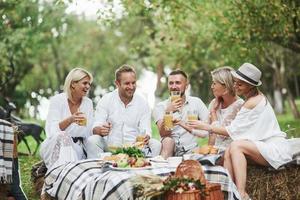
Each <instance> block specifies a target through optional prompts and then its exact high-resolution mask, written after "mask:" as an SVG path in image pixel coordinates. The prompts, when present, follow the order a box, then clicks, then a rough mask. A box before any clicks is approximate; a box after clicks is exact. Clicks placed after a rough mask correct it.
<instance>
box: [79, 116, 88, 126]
mask: <svg viewBox="0 0 300 200" xmlns="http://www.w3.org/2000/svg"><path fill="white" fill-rule="evenodd" d="M80 117H81V119H80V120H79V121H78V122H77V124H78V125H79V126H86V124H87V119H86V115H85V114H84V113H81V114H80Z"/></svg>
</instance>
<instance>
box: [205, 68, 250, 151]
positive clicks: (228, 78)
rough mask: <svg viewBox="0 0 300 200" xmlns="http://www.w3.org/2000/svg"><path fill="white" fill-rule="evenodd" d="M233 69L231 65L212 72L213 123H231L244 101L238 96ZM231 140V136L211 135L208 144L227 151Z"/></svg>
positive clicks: (224, 124)
mask: <svg viewBox="0 0 300 200" xmlns="http://www.w3.org/2000/svg"><path fill="white" fill-rule="evenodd" d="M231 71H233V69H232V68H231V67H220V68H218V69H215V70H213V71H212V72H211V75H212V84H211V90H212V92H213V94H214V96H215V99H213V100H212V101H211V103H210V105H209V110H210V122H211V123H214V124H219V125H223V126H227V125H229V124H230V123H231V121H232V120H233V119H234V118H235V116H236V114H237V112H238V111H239V110H240V108H241V107H242V105H243V103H244V100H242V99H241V98H239V97H238V96H236V93H235V90H234V80H233V76H232V74H231ZM231 142H232V139H231V138H230V137H229V136H225V135H218V134H213V133H211V134H210V135H209V141H208V144H209V145H215V146H217V147H218V149H220V150H221V151H225V149H226V148H227V147H228V146H229V144H230V143H231Z"/></svg>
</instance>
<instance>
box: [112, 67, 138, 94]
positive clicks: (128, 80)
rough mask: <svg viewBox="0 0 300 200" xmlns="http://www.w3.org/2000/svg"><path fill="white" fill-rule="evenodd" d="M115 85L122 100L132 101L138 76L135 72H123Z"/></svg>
mask: <svg viewBox="0 0 300 200" xmlns="http://www.w3.org/2000/svg"><path fill="white" fill-rule="evenodd" d="M115 83H116V85H117V87H118V90H119V95H120V97H121V98H122V97H123V98H125V99H132V97H133V94H134V92H135V89H136V75H135V73H134V72H122V73H121V75H120V78H119V79H118V80H116V81H115Z"/></svg>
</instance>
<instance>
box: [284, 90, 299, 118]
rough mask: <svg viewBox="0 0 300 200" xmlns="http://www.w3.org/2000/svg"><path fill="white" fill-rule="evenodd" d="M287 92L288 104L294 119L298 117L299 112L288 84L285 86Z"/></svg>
mask: <svg viewBox="0 0 300 200" xmlns="http://www.w3.org/2000/svg"><path fill="white" fill-rule="evenodd" d="M287 94H288V100H289V105H290V107H291V111H292V113H293V116H294V118H295V119H300V113H299V110H298V108H297V105H296V103H295V98H294V95H293V93H292V91H291V90H290V88H289V87H288V86H287Z"/></svg>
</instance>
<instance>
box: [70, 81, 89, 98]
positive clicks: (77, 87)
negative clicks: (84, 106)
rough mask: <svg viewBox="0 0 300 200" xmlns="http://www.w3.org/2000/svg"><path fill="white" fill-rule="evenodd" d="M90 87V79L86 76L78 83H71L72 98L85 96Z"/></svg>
mask: <svg viewBox="0 0 300 200" xmlns="http://www.w3.org/2000/svg"><path fill="white" fill-rule="evenodd" d="M90 87H91V79H90V78H89V77H88V76H85V77H84V78H82V79H80V80H79V81H73V82H72V84H71V88H72V93H73V94H72V96H77V97H83V96H86V95H87V93H88V91H89V89H90Z"/></svg>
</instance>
